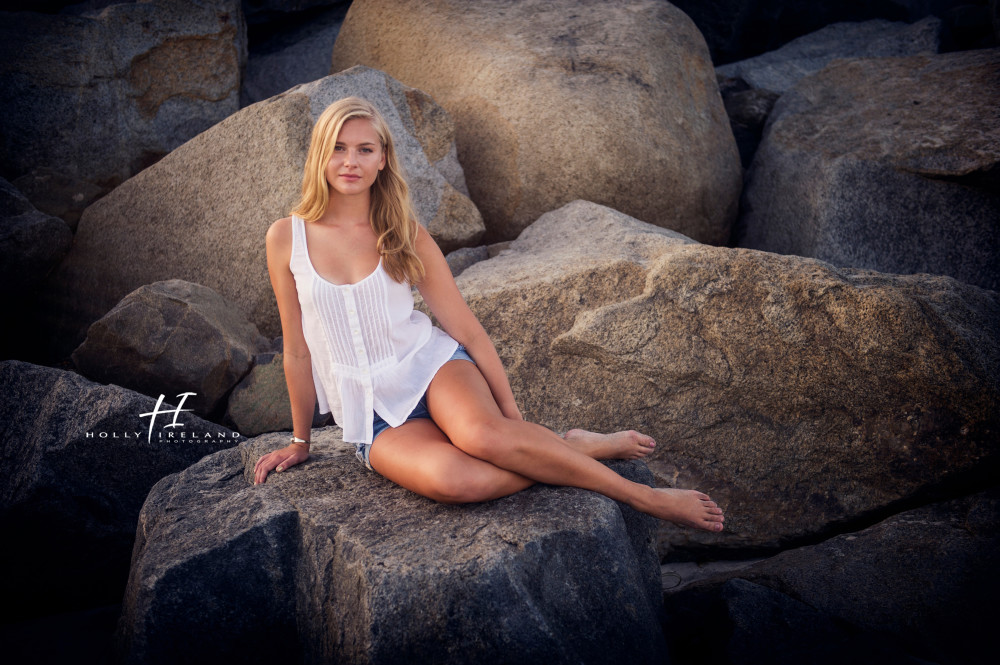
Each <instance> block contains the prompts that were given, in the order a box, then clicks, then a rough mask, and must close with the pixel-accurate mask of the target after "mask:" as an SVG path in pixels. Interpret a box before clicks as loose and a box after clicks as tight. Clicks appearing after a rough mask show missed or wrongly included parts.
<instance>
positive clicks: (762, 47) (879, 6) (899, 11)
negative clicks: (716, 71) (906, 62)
mask: <svg viewBox="0 0 1000 665" xmlns="http://www.w3.org/2000/svg"><path fill="white" fill-rule="evenodd" d="M974 2H979V3H980V4H985V0H971V2H970V0H840V1H839V2H814V1H813V0H713V2H704V0H674V2H673V4H675V5H677V6H678V7H680V8H681V9H682V10H684V12H685V13H687V14H688V15H689V16H690V17H691V19H692V20H693V21H694V22H695V24H696V25H697V26H698V28H699V29H700V30H701V32H702V34H704V35H705V41H706V42H708V48H709V50H710V51H711V53H712V60H713V61H715V64H717V65H722V64H726V63H731V62H736V61H739V60H745V59H747V58H749V57H752V56H756V55H759V54H761V53H765V52H767V51H774V50H775V49H777V48H779V47H780V46H782V45H783V44H786V43H788V42H789V41H791V40H792V39H795V38H796V37H800V36H802V35H806V34H809V33H811V32H815V31H817V30H819V29H820V28H823V27H824V26H827V25H830V24H831V23H838V22H843V21H852V22H857V21H868V20H870V19H887V20H889V21H905V22H907V23H915V22H917V21H919V20H920V19H922V18H924V17H926V16H937V17H938V18H941V19H944V28H945V35H944V39H945V40H946V41H947V40H948V39H950V37H948V36H947V35H948V30H949V27H948V25H949V21H948V20H947V18H946V16H947V14H948V12H949V11H950V10H951V9H952V8H955V7H959V6H962V5H969V4H972V3H974Z"/></svg>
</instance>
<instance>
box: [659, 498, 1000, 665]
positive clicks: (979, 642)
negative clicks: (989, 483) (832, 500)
mask: <svg viewBox="0 0 1000 665" xmlns="http://www.w3.org/2000/svg"><path fill="white" fill-rule="evenodd" d="M998 526H1000V491H998V490H995V489H994V490H989V491H986V492H983V493H980V494H976V495H973V496H969V497H964V498H961V499H957V500H954V501H949V502H945V503H941V504H932V505H929V506H925V507H922V508H918V509H914V510H909V511H906V512H902V513H899V514H897V515H894V516H892V517H890V518H888V519H886V520H885V521H883V522H880V523H878V524H876V525H874V526H872V527H869V528H867V529H864V530H862V531H858V532H856V533H847V534H843V535H840V536H837V537H835V538H831V539H830V540H827V541H825V542H823V543H820V544H818V545H813V546H808V547H802V548H799V549H795V550H788V551H785V552H782V553H781V554H778V555H777V556H774V557H772V558H770V559H766V560H764V561H762V562H760V563H758V564H755V565H753V566H751V567H749V568H746V569H743V570H740V571H738V572H735V573H727V574H724V575H720V576H717V577H715V578H711V579H708V580H704V581H702V582H697V583H695V584H693V585H691V586H690V587H686V588H685V589H683V590H681V591H678V592H677V593H675V594H671V593H669V592H668V593H667V595H666V599H665V605H666V610H667V611H666V617H665V622H664V623H665V626H668V627H671V626H672V628H673V629H672V630H671V631H670V633H669V636H670V639H671V642H672V644H671V647H672V648H671V651H672V653H674V654H679V653H681V654H683V653H687V652H693V653H697V652H701V651H702V649H703V648H704V647H706V646H709V645H711V644H712V643H714V644H715V645H717V646H716V648H718V645H719V641H718V639H717V637H718V635H719V634H720V631H724V630H725V628H726V626H725V623H728V624H730V625H733V626H734V627H735V630H734V632H733V637H732V639H731V641H730V643H729V645H728V651H729V656H730V659H724V658H720V659H717V660H714V661H712V662H732V663H742V662H760V661H754V659H753V656H754V655H757V654H762V653H769V654H770V655H772V656H773V657H776V659H773V660H772V659H769V660H768V662H823V663H826V662H831V663H832V662H843V660H844V659H839V660H838V659H836V658H832V659H831V657H832V656H834V655H835V654H839V655H840V656H846V655H847V653H850V652H854V653H856V654H858V655H859V656H862V657H863V656H864V654H866V653H869V655H868V657H867V659H865V660H863V661H861V662H866V663H867V662H872V663H876V662H921V663H924V662H934V663H942V664H946V663H947V664H951V663H955V664H959V663H962V664H979V663H984V664H985V663H991V662H993V660H994V658H995V656H996V654H995V645H994V643H993V642H994V640H993V629H994V621H993V618H992V617H993V616H994V615H995V612H994V606H995V603H996V597H997V593H998V592H1000V575H998V574H997V566H998V565H1000V547H998V546H1000V536H998V534H1000V531H998V529H997V527H998ZM719 601H722V603H723V604H724V605H725V606H726V608H727V611H726V614H727V615H728V620H727V621H726V622H725V623H724V622H714V621H713V622H707V621H706V620H705V619H706V617H705V612H706V611H711V610H712V607H713V606H715V607H717V606H718V604H719ZM796 615H797V616H798V617H799V618H800V620H799V621H798V622H799V623H800V624H801V625H800V629H796V626H795V623H796V620H794V619H792V617H795V616H796ZM776 618H777V619H780V620H778V621H775V620H774V619H776ZM790 619H791V620H790ZM707 625H711V629H710V630H707V631H706V629H705V626H707ZM831 629H833V630H832V631H831ZM810 631H811V633H810ZM817 632H819V633H820V634H816V633H817ZM837 632H839V633H841V636H840V637H838V636H837V635H836V633H837ZM822 633H831V634H830V635H829V636H828V637H827V638H826V639H822ZM859 633H860V634H861V635H867V636H878V637H880V638H881V639H882V644H883V645H887V644H888V643H891V644H893V645H894V647H895V649H896V650H898V651H897V655H896V656H895V657H894V658H887V657H886V656H885V655H880V654H871V653H870V652H869V651H866V650H864V649H857V648H855V647H856V646H857V644H856V637H855V638H850V635H851V634H854V635H855V636H857V635H858V634H859ZM958 636H960V638H959V637H958ZM845 638H848V639H846V644H845V643H844V642H845ZM813 639H815V641H817V642H819V643H821V644H823V645H825V646H826V647H827V648H829V649H831V652H830V653H827V654H826V655H825V656H821V658H820V660H813V659H812V658H805V657H802V658H800V659H799V660H797V661H796V660H795V659H794V657H793V656H794V655H795V652H796V650H803V649H804V650H808V649H809V646H810V641H811V640H813ZM813 646H815V643H814V644H813ZM845 647H847V648H845ZM903 650H905V651H907V652H909V655H906V654H905V653H899V651H903ZM885 651H886V653H891V651H892V649H888V648H886V649H885ZM845 652H847V653H845ZM799 655H800V656H801V654H799ZM817 655H820V654H817ZM915 659H920V660H919V661H917V660H915ZM851 660H854V659H853V658H852V659H851ZM706 662H707V661H706Z"/></svg>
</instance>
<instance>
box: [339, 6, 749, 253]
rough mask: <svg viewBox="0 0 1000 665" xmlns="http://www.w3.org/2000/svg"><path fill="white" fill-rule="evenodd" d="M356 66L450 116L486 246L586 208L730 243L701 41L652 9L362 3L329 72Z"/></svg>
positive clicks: (727, 185) (728, 180) (734, 168)
mask: <svg viewBox="0 0 1000 665" xmlns="http://www.w3.org/2000/svg"><path fill="white" fill-rule="evenodd" d="M356 64H364V65H369V66H372V67H377V68H379V69H382V70H384V71H386V72H388V73H389V74H391V75H392V76H395V77H396V78H398V79H399V80H401V81H403V82H405V83H406V84H407V85H412V86H416V87H418V88H420V89H422V90H425V91H426V92H428V93H429V94H431V95H432V96H433V97H434V98H435V100H437V101H438V103H440V104H441V105H442V106H443V107H444V108H445V109H446V110H447V111H448V112H449V113H450V114H451V116H452V118H454V120H455V126H456V129H457V137H458V150H459V158H460V159H461V161H462V165H463V167H464V168H465V173H466V177H467V178H468V182H469V191H470V192H471V194H472V200H473V201H475V202H476V205H477V206H479V209H480V211H482V213H483V219H484V220H485V222H486V227H487V239H488V240H489V241H491V242H492V241H496V240H509V239H512V238H514V237H516V236H517V234H518V233H520V232H521V230H523V229H524V228H525V227H526V226H528V225H529V224H530V223H532V222H533V221H535V219H537V218H538V216H539V215H541V214H542V213H544V212H547V211H549V210H552V209H554V208H556V207H559V206H561V205H563V204H565V203H568V202H569V201H572V200H574V199H579V198H586V199H588V200H591V201H595V202H598V203H602V204H605V205H607V206H609V207H612V208H615V209H616V210H621V211H623V212H626V213H628V214H629V215H632V216H633V217H637V218H639V219H642V220H645V221H647V222H651V223H653V224H657V225H659V226H663V227H666V228H671V229H675V230H677V231H680V232H682V233H685V234H687V235H689V236H691V237H693V238H696V239H698V240H700V241H703V242H710V243H725V242H727V241H728V239H729V234H730V225H731V223H732V221H733V220H734V219H735V216H736V212H737V204H738V198H739V192H740V188H741V187H742V178H741V169H740V164H739V157H738V154H737V151H736V145H735V143H734V142H733V138H732V132H731V131H730V130H729V125H728V122H727V121H726V114H725V111H724V109H723V106H722V101H721V99H720V97H719V92H718V87H717V85H716V83H715V74H714V70H713V69H712V62H711V59H710V58H709V55H708V50H707V49H706V47H705V43H704V40H703V39H702V37H701V34H700V33H699V32H698V29H697V28H696V27H695V26H694V24H693V23H692V22H691V21H690V19H688V17H687V16H686V15H685V14H684V13H683V12H681V11H679V10H677V9H676V8H675V7H674V6H673V5H671V4H669V3H666V2H661V1H658V0H636V1H632V2H626V3H621V2H614V3H609V2H601V1H600V0H584V1H582V2H581V1H580V0H555V1H552V0H528V1H525V2H506V3H501V4H496V3H469V2H465V1H464V0H443V1H440V2H434V3H428V2H422V1H421V0H406V1H399V0H357V1H356V2H354V3H353V4H352V5H351V9H350V11H349V12H348V14H347V18H346V19H345V21H344V25H343V27H342V28H341V31H340V35H339V36H338V38H337V43H336V44H335V45H334V49H333V69H332V71H338V70H340V69H343V68H345V67H349V66H351V65H356Z"/></svg>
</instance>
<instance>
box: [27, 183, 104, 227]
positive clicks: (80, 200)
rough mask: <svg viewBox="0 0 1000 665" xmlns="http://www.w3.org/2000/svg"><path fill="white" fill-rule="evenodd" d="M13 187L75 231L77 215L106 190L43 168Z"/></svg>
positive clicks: (78, 216)
mask: <svg viewBox="0 0 1000 665" xmlns="http://www.w3.org/2000/svg"><path fill="white" fill-rule="evenodd" d="M13 184H14V186H15V187H17V188H18V189H20V190H21V191H22V192H23V193H24V195H25V196H26V197H28V200H29V201H31V203H32V205H34V206H35V207H36V208H38V209H39V210H41V211H42V212H44V213H46V214H49V215H52V216H53V217H58V218H60V219H62V220H63V221H64V222H66V223H67V224H68V225H69V228H70V230H72V231H76V227H77V224H78V223H79V222H80V215H82V214H83V211H84V210H85V209H86V208H87V206H89V205H90V204H91V203H93V202H94V201H95V200H97V199H98V198H100V197H101V196H104V195H105V194H107V193H108V191H109V189H108V188H105V187H99V186H98V185H95V184H94V183H92V182H89V181H87V180H84V179H82V178H71V177H68V176H66V175H63V174H62V173H60V172H58V171H56V170H55V169H50V168H45V167H42V168H36V169H32V170H31V171H29V172H28V173H26V174H25V175H23V176H21V177H20V178H18V179H17V180H15V181H14V183H13Z"/></svg>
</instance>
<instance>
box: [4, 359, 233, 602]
mask: <svg viewBox="0 0 1000 665" xmlns="http://www.w3.org/2000/svg"><path fill="white" fill-rule="evenodd" d="M0 394H2V395H3V396H4V400H3V414H2V415H0V441H2V445H3V460H4V463H3V465H2V468H0V528H2V529H3V533H4V542H5V547H3V548H2V553H3V554H2V565H3V567H4V570H7V571H11V572H10V574H8V575H4V577H3V582H2V589H3V597H4V598H5V599H6V602H5V603H4V608H3V621H4V622H7V621H12V620H15V619H17V620H23V619H26V618H28V617H31V616H34V615H39V614H53V613H58V612H61V611H68V610H72V609H79V608H81V607H92V606H94V605H101V604H110V603H117V602H119V601H120V600H121V597H122V592H123V590H124V587H125V581H126V578H127V576H128V566H129V556H130V555H131V552H132V543H133V538H134V536H135V528H136V521H137V519H138V516H139V509H140V507H141V506H142V503H143V501H144V500H145V498H146V494H147V493H148V492H149V490H150V488H151V487H152V486H153V484H154V483H156V482H157V481H158V480H159V479H160V478H162V477H163V476H165V475H167V474H170V473H176V472H177V471H180V470H181V469H184V468H186V467H187V466H189V465H191V464H193V463H194V462H196V461H197V460H198V459H200V458H201V457H202V456H204V455H206V454H208V453H212V452H215V451H217V450H219V449H221V448H228V447H229V446H233V445H235V441H234V440H233V439H232V438H231V436H232V432H230V430H228V429H227V428H225V427H220V426H218V425H214V424H212V423H209V422H206V421H204V420H201V419H200V418H198V417H196V416H195V415H193V414H191V413H186V412H182V413H180V414H179V415H178V417H177V422H178V424H179V425H180V426H179V427H174V428H168V427H167V425H168V424H170V423H172V422H173V417H174V413H173V410H174V407H172V406H170V405H163V406H161V410H162V411H166V410H168V409H169V410H170V413H163V414H162V415H158V416H157V417H156V420H155V422H154V423H153V426H152V430H151V428H150V418H149V416H146V417H142V414H144V413H150V412H152V411H153V409H154V407H155V406H156V400H154V399H151V398H149V397H147V396H145V395H140V394H139V393H136V392H133V391H131V390H126V389H125V388H120V387H118V386H104V385H100V384H97V383H93V382H92V381H88V380H87V379H85V378H83V377H82V376H80V375H78V374H74V373H72V372H66V371H64V370H59V369H54V368H50V367H41V366H38V365H32V364H29V363H24V362H20V361H16V360H9V361H4V362H0ZM170 397H171V398H172V397H173V396H170ZM171 401H173V400H171Z"/></svg>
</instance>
